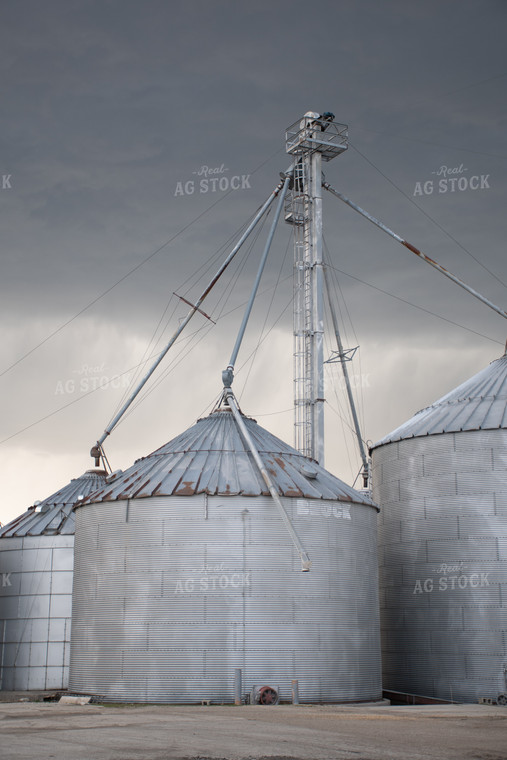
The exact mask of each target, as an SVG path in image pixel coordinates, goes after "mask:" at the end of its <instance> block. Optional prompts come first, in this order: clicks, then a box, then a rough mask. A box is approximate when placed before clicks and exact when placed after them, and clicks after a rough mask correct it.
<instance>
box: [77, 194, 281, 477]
mask: <svg viewBox="0 0 507 760" xmlns="http://www.w3.org/2000/svg"><path fill="white" fill-rule="evenodd" d="M287 181H288V180H286V181H285V183H283V182H279V183H278V185H277V186H276V188H275V189H274V190H273V192H272V193H271V195H270V196H269V198H268V199H267V200H266V202H265V203H264V204H263V206H261V208H260V209H259V211H258V213H257V214H256V216H255V217H254V219H253V220H252V221H251V222H250V224H249V225H248V227H247V228H246V230H245V231H244V233H243V234H242V236H241V237H240V239H239V241H238V242H237V243H236V245H235V246H234V248H233V249H232V251H231V252H230V253H229V255H228V256H227V258H226V259H225V261H224V262H223V264H222V265H221V267H220V268H219V270H218V271H217V273H216V274H215V276H214V277H213V279H212V280H211V281H210V283H209V284H208V286H207V287H206V288H205V289H204V291H203V292H202V294H201V296H200V297H199V299H198V300H197V302H196V303H195V304H194V305H193V306H192V308H191V309H190V311H189V312H188V314H187V316H186V317H185V319H184V320H183V321H182V322H181V323H180V325H179V326H178V328H177V329H176V330H175V332H174V333H173V335H172V337H171V339H170V340H169V342H168V343H167V345H166V347H165V348H164V350H163V351H162V352H161V353H160V354H159V356H158V357H157V359H156V361H155V362H154V363H153V365H152V367H151V369H150V370H149V371H148V372H147V373H146V375H145V376H144V377H143V378H142V380H141V381H140V382H139V383H138V385H137V387H136V388H135V390H134V391H133V393H132V394H131V395H130V396H129V398H128V399H127V400H126V401H125V403H124V404H123V406H122V408H121V409H120V411H119V412H118V413H117V414H116V415H115V417H114V418H113V420H112V421H111V422H110V423H109V425H108V426H107V427H106V429H105V431H104V432H103V434H102V436H101V437H100V438H99V439H98V441H97V444H96V445H95V446H93V447H92V449H91V452H90V454H91V456H92V457H94V458H95V461H96V462H97V461H98V460H99V459H100V458H101V457H102V451H101V449H102V444H103V443H104V441H105V440H106V438H107V436H108V435H109V434H110V433H111V432H112V430H113V429H114V428H115V427H116V425H117V424H118V422H119V421H120V419H121V417H123V415H124V414H125V412H126V411H127V409H128V408H129V406H130V405H131V404H132V402H133V401H134V399H135V398H136V396H137V395H138V394H139V392H140V391H141V390H142V388H143V387H144V386H145V385H146V383H147V382H148V380H149V378H150V377H151V376H152V374H153V373H154V371H155V370H156V368H157V367H158V365H159V364H160V362H161V361H162V359H163V358H164V357H165V355H166V354H167V352H168V351H169V349H170V348H171V346H173V345H174V343H175V342H176V340H177V338H178V337H179V336H180V334H181V333H182V332H183V330H184V329H185V327H186V326H187V324H188V323H189V322H190V320H191V319H192V317H193V316H194V314H195V313H196V312H197V311H199V308H200V306H201V304H202V303H203V301H204V299H205V298H206V296H207V295H208V293H209V292H210V290H211V289H212V288H213V286H214V285H215V284H216V283H217V281H218V280H219V278H220V277H221V276H222V274H223V273H224V272H225V270H226V268H227V267H228V265H229V264H230V262H231V261H232V259H233V258H234V256H235V255H236V253H237V252H238V251H239V249H240V248H241V246H242V245H243V243H244V242H245V240H246V239H247V237H248V236H249V234H250V233H251V231H252V230H253V229H254V227H255V226H256V224H257V223H258V222H259V221H260V219H261V218H262V216H263V215H264V213H265V212H266V211H267V209H268V208H269V206H270V205H271V203H272V202H273V201H274V199H275V198H276V196H277V195H278V194H279V193H280V190H282V188H286V185H287Z"/></svg>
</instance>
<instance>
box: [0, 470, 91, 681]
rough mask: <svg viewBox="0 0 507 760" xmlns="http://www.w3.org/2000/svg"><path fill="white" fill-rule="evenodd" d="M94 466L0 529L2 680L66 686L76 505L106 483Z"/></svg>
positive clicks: (0, 656) (0, 655) (0, 651)
mask: <svg viewBox="0 0 507 760" xmlns="http://www.w3.org/2000/svg"><path fill="white" fill-rule="evenodd" d="M105 474H106V473H105V472H103V471H102V470H90V471H88V472H85V473H84V475H82V476H81V477H79V478H75V479H74V480H71V482H70V483H69V484H68V485H66V486H65V487H64V488H62V489H61V490H59V491H57V492H56V493H54V494H53V495H52V496H50V497H49V498H47V499H45V501H43V502H40V503H38V504H37V505H36V506H34V507H30V509H28V510H27V512H25V513H24V514H22V515H21V516H20V517H18V518H16V519H15V520H13V521H12V522H10V523H9V524H8V525H5V526H4V527H3V528H2V529H1V530H0V581H1V582H0V688H1V689H4V690H9V691H11V690H17V689H20V690H30V689H62V688H66V686H67V680H68V670H69V667H68V666H69V647H70V622H71V620H70V618H71V603H72V574H73V551H74V514H73V512H72V507H73V506H74V504H75V503H76V502H77V501H78V500H79V499H82V498H83V497H84V496H87V495H88V494H90V493H91V492H92V491H95V490H96V489H97V488H99V487H100V486H101V485H102V484H103V483H104V478H105Z"/></svg>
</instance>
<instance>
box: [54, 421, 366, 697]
mask: <svg viewBox="0 0 507 760" xmlns="http://www.w3.org/2000/svg"><path fill="white" fill-rule="evenodd" d="M243 419H244V422H245V424H246V425H247V428H248V431H249V433H250V435H251V436H252V437H253V439H254V440H255V444H256V446H257V447H258V450H259V451H260V454H261V457H262V459H263V462H264V464H265V466H266V467H267V468H268V469H269V472H270V474H271V477H272V478H273V481H274V483H275V485H276V488H277V489H278V491H279V493H280V495H281V498H282V502H283V505H284V507H285V509H286V510H287V512H288V514H289V516H290V518H291V520H292V522H293V525H294V526H295V527H296V529H297V531H298V533H299V536H300V538H301V539H302V541H303V542H304V544H305V549H306V550H307V551H308V553H309V555H310V558H311V561H312V569H311V571H310V572H308V573H303V572H301V563H300V558H299V555H298V553H297V552H296V550H295V548H294V546H293V544H292V541H291V538H290V536H289V533H288V532H287V529H286V527H285V525H284V523H283V521H282V519H281V518H280V514H279V513H278V512H277V508H276V506H275V503H274V502H273V500H272V498H271V497H270V495H269V492H268V490H267V488H266V485H265V483H264V482H263V480H262V478H261V477H260V474H259V472H258V470H257V468H256V466H255V464H254V461H253V459H252V456H251V454H250V453H249V451H248V450H247V448H246V447H245V443H244V441H243V440H242V438H241V435H240V433H239V431H238V428H237V427H236V422H235V420H234V417H233V415H232V414H231V412H230V411H227V410H226V409H221V410H218V411H216V412H214V413H213V414H211V415H210V416H209V417H207V418H205V419H202V420H199V421H198V422H197V423H196V424H195V425H194V426H193V427H192V428H190V429H189V430H187V431H186V432H184V433H183V434H182V435H180V436H178V437H177V438H175V439H174V440H172V441H171V442H170V443H168V444H166V445H165V446H163V447H162V448H160V449H158V450H157V451H155V452H154V453H153V454H150V455H149V456H147V457H145V458H143V459H141V460H139V461H138V462H136V463H135V464H134V465H133V466H132V467H131V468H130V469H128V470H126V471H125V472H124V473H122V474H121V475H120V476H118V477H117V478H116V479H115V480H113V481H111V483H110V484H108V485H106V486H105V487H104V488H103V489H102V490H101V491H100V492H98V494H95V495H94V497H93V499H91V500H88V501H87V502H85V503H84V504H83V505H79V507H78V508H77V509H76V553H75V575H74V598H73V618H72V621H73V622H72V643H71V666H70V683H69V687H70V688H71V689H72V690H74V691H78V692H84V693H87V694H95V695H99V696H100V697H101V698H102V699H105V700H115V701H129V702H130V701H132V702H169V703H195V702H200V701H202V700H211V701H213V702H220V703H222V702H225V703H226V702H232V701H233V699H234V695H233V684H234V671H235V669H241V670H242V672H243V695H244V694H245V693H247V692H250V691H251V689H252V688H253V687H254V686H263V685H269V686H271V687H273V688H274V689H276V690H277V689H280V695H281V697H282V699H289V698H290V693H291V680H292V679H298V681H299V690H300V699H301V701H304V702H313V701H328V702H337V701H355V700H375V699H379V698H380V697H381V680H380V637H379V620H378V575H377V548H376V520H377V509H376V507H374V506H373V504H372V503H371V502H370V501H369V500H368V499H367V498H366V497H362V496H360V495H359V494H358V493H357V492H356V491H354V490H353V489H351V488H349V487H348V486H346V485H345V484H344V483H342V482H341V481H339V480H338V479H337V478H335V477H334V476H332V475H331V474H329V473H328V472H326V470H324V469H323V468H321V467H319V466H318V465H317V464H315V463H314V462H312V461H310V460H308V459H306V458H305V457H303V456H302V455H300V454H299V453H298V452H297V451H296V450H295V449H293V448H291V447H290V446H288V445H286V444H284V443H283V442H282V441H280V440H279V439H277V438H275V437H274V436H272V435H271V434H270V433H268V432H267V431H266V430H264V429H263V428H261V427H260V426H259V425H257V423H256V422H255V421H254V420H252V419H248V418H243Z"/></svg>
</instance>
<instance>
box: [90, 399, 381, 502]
mask: <svg viewBox="0 0 507 760" xmlns="http://www.w3.org/2000/svg"><path fill="white" fill-rule="evenodd" d="M244 422H245V424H246V426H247V428H248V431H249V433H250V435H251V436H252V438H253V440H254V443H255V446H256V448H257V450H258V451H259V453H260V456H261V458H262V460H263V463H264V465H265V466H266V468H267V470H268V471H269V474H270V476H271V478H272V480H273V482H274V485H275V487H276V488H277V489H278V492H279V494H280V495H281V496H287V497H296V498H305V499H330V500H343V501H354V502H359V503H363V504H371V501H370V500H369V498H368V496H367V495H365V494H359V493H358V492H357V491H355V490H354V489H353V488H350V486H348V485H346V484H345V483H343V482H342V481H341V480H339V479H338V478H336V477H335V476H334V475H331V473H329V472H327V470H325V469H324V468H323V467H320V466H319V465H318V464H317V463H316V462H314V461H313V460H309V459H307V458H306V457H304V456H303V455H302V454H300V453H299V452H298V451H296V449H294V448H292V446H289V445H288V444H286V443H284V442H283V441H281V440H280V439H279V438H276V437H275V436H274V435H272V434H271V433H269V432H268V431H267V430H265V429H264V428H262V427H260V425H258V424H257V423H256V422H255V420H253V419H249V418H246V417H245V418H244ZM194 494H208V495H210V496H212V495H223V496H233V495H240V496H261V495H262V496H267V495H269V491H268V488H267V486H266V484H265V483H264V481H263V479H262V476H261V474H260V472H259V470H258V467H257V466H256V464H255V462H254V460H253V457H252V455H251V453H250V451H249V449H248V447H247V445H246V444H245V442H244V441H243V438H242V436H241V433H240V431H239V430H238V427H237V425H236V422H235V420H234V417H233V415H232V413H231V412H230V411H229V410H225V409H221V410H219V411H217V412H214V413H212V414H211V415H210V416H209V417H206V418H205V419H201V420H198V422H197V423H196V424H195V425H194V426H193V427H191V428H189V429H188V430H186V431H185V432H184V433H182V434H181V435H179V436H177V437H176V438H174V439H173V440H172V441H170V442H169V443H167V444H165V446H162V447H161V448H160V449H157V451H154V452H153V453H152V454H149V455H148V456H147V457H143V458H142V459H139V460H137V462H135V464H134V465H132V467H130V468H129V469H128V470H126V471H125V472H123V473H121V474H120V475H118V476H117V477H116V478H115V479H114V480H113V481H112V482H111V483H109V484H107V485H105V486H104V487H103V488H101V489H100V490H99V491H98V492H97V493H95V494H93V499H91V498H88V499H86V500H85V502H84V503H91V502H92V501H93V503H97V502H101V501H114V500H117V499H133V498H146V497H152V496H193V495H194Z"/></svg>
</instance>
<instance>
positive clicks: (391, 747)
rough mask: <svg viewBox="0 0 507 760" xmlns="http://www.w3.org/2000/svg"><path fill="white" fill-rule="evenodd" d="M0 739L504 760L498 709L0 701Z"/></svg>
mask: <svg viewBox="0 0 507 760" xmlns="http://www.w3.org/2000/svg"><path fill="white" fill-rule="evenodd" d="M13 698H16V700H19V699H23V698H26V697H22V696H21V697H20V696H19V694H18V695H15V697H14V695H13ZM0 737H1V738H0V742H1V744H0V757H1V758H2V760H32V759H33V760H35V759H37V760H207V759H208V758H209V759H210V760H211V759H212V760H219V759H220V758H222V759H223V760H268V759H269V760H507V708H505V707H496V706H484V705H449V706H448V705H438V706H402V707H399V706H385V705H384V706H378V705H365V706H363V705H361V706H359V705H354V706H350V705H349V706H343V705H298V706H294V705H278V706H276V707H260V706H243V707H233V706H215V705H213V706H202V707H201V706H169V705H151V706H147V705H143V706H140V705H93V704H90V705H85V706H81V705H63V704H58V703H56V702H53V703H49V702H48V703H41V702H20V701H14V702H5V701H2V702H1V703H0Z"/></svg>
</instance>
